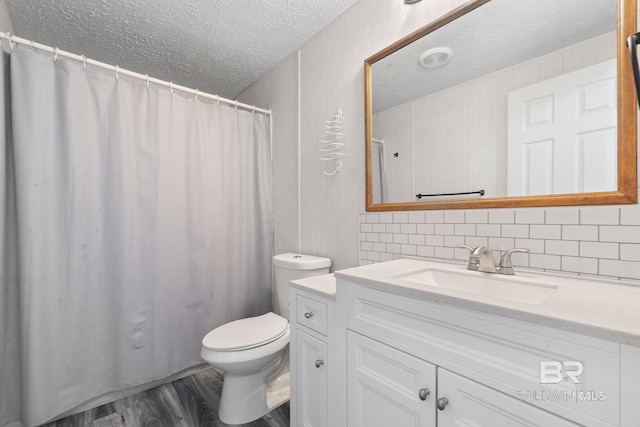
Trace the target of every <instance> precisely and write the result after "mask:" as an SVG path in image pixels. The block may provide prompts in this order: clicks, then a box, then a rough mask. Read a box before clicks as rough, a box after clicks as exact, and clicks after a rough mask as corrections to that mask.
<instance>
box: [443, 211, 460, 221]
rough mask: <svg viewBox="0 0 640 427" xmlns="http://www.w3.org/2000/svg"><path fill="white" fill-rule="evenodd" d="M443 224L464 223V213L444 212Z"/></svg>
mask: <svg viewBox="0 0 640 427" xmlns="http://www.w3.org/2000/svg"><path fill="white" fill-rule="evenodd" d="M444 222H446V223H448V224H460V223H463V222H464V211H446V212H445V213H444Z"/></svg>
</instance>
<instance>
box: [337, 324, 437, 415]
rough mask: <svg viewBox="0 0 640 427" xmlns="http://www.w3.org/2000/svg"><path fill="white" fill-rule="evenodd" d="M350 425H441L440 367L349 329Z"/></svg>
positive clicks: (348, 410) (348, 409) (348, 384)
mask: <svg viewBox="0 0 640 427" xmlns="http://www.w3.org/2000/svg"><path fill="white" fill-rule="evenodd" d="M347 390H348V395H349V401H348V408H347V412H348V419H349V423H348V425H349V427H389V426H403V427H431V426H435V425H436V424H435V417H436V409H435V403H434V401H435V395H436V367H435V366H434V365H432V364H430V363H427V362H425V361H424V360H422V359H418V358H416V357H413V356H410V355H408V354H406V353H404V352H402V351H399V350H396V349H394V348H392V347H389V346H387V345H384V344H381V343H379V342H378V341H374V340H372V339H369V338H366V337H364V336H362V335H360V334H357V333H355V332H352V331H348V332H347Z"/></svg>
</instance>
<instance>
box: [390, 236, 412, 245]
mask: <svg viewBox="0 0 640 427" xmlns="http://www.w3.org/2000/svg"><path fill="white" fill-rule="evenodd" d="M393 243H399V244H405V243H409V235H408V234H394V235H393Z"/></svg>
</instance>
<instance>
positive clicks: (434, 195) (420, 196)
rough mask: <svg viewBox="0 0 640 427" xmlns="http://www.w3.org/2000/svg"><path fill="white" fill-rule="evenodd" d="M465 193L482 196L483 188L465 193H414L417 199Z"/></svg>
mask: <svg viewBox="0 0 640 427" xmlns="http://www.w3.org/2000/svg"><path fill="white" fill-rule="evenodd" d="M465 194H479V195H481V196H484V190H480V191H467V192H465V193H440V194H416V197H417V198H418V199H422V198H423V197H437V196H462V195H465Z"/></svg>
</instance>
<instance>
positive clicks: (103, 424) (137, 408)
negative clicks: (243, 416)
mask: <svg viewBox="0 0 640 427" xmlns="http://www.w3.org/2000/svg"><path fill="white" fill-rule="evenodd" d="M221 390H222V374H221V373H220V372H219V371H217V370H215V369H214V368H207V369H204V370H202V371H200V372H197V373H195V374H193V375H191V376H188V377H185V378H182V379H179V380H176V381H174V382H172V383H169V384H165V385H162V386H159V387H156V388H153V389H151V390H147V391H143V392H141V393H138V394H134V395H132V396H129V397H125V398H123V399H120V400H116V401H115V402H111V403H107V404H105V405H102V406H99V407H97V408H94V409H89V410H87V411H85V412H81V413H79V414H76V415H71V416H69V417H67V418H63V419H61V420H58V421H54V422H52V423H48V424H43V427H85V426H87V427H174V426H176V427H177V426H180V427H205V426H207V427H208V426H214V427H217V426H222V427H225V426H227V424H224V423H223V422H222V421H220V420H219V419H218V404H219V403H220V391H221ZM242 426H243V427H289V403H286V404H284V405H282V406H281V407H279V408H277V409H276V410H274V411H272V412H271V413H269V414H267V415H265V416H264V417H262V418H261V419H259V420H256V421H254V422H252V423H249V424H242Z"/></svg>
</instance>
